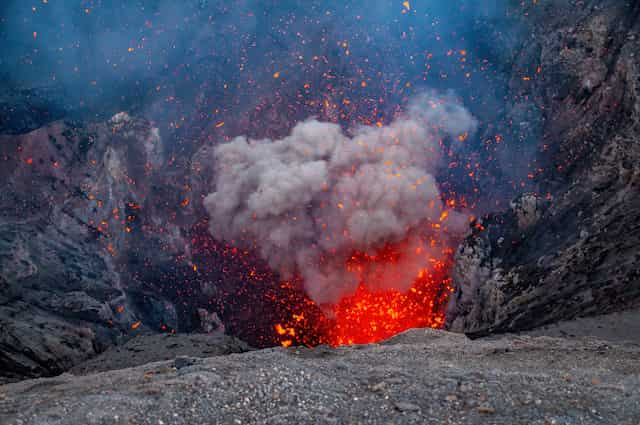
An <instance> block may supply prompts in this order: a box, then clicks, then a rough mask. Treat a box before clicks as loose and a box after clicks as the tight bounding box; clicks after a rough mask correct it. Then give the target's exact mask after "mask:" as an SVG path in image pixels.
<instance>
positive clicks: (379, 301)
mask: <svg viewBox="0 0 640 425" xmlns="http://www.w3.org/2000/svg"><path fill="white" fill-rule="evenodd" d="M443 254H444V255H445V258H447V260H435V259H431V261H428V263H429V266H428V268H425V269H424V270H421V271H420V273H419V274H418V276H416V279H415V281H414V283H413V285H412V286H411V288H410V289H409V290H408V291H406V292H401V291H399V290H396V289H389V290H384V291H372V290H370V289H369V286H368V285H367V283H366V282H361V283H360V285H359V286H358V289H357V290H356V292H355V293H354V294H353V295H350V296H347V297H344V298H343V299H342V300H340V302H339V303H337V304H335V305H331V306H323V312H324V315H323V316H321V318H320V319H318V316H317V315H315V316H313V315H311V314H305V309H307V308H309V307H311V306H313V307H315V304H314V303H313V302H312V301H310V300H308V301H307V300H306V301H305V303H302V304H300V305H298V306H295V307H293V310H296V311H297V312H295V313H292V314H291V318H290V320H286V321H284V322H282V323H278V324H276V325H275V327H274V330H275V333H276V334H277V336H278V338H279V341H280V344H281V345H282V346H284V347H288V346H290V345H292V344H303V345H316V344H317V343H321V344H329V345H332V346H338V345H350V344H367V343H373V342H379V341H382V340H384V339H387V338H389V337H391V336H393V335H396V334H398V333H400V332H403V331H405V330H407V329H411V328H424V327H430V328H440V327H442V326H443V325H444V310H445V308H446V303H447V299H448V296H449V294H450V293H451V292H452V289H451V279H450V278H449V277H448V275H449V270H450V265H451V264H450V263H451V262H450V259H451V258H452V254H453V252H452V251H451V250H448V249H445V250H443ZM398 255H400V254H398V253H397V252H394V251H393V249H391V248H389V247H387V248H385V250H384V251H383V253H381V254H379V255H377V256H376V257H370V256H367V255H365V254H362V253H357V254H355V255H354V256H353V257H352V260H353V262H355V263H357V264H362V263H365V262H375V263H376V264H378V265H380V263H381V262H393V261H397V256H398ZM350 266H351V267H353V264H351V265H350ZM307 317H314V321H310V320H308V319H307ZM310 334H311V335H312V336H313V337H312V338H310ZM310 340H312V341H314V342H315V344H309V341H310Z"/></svg>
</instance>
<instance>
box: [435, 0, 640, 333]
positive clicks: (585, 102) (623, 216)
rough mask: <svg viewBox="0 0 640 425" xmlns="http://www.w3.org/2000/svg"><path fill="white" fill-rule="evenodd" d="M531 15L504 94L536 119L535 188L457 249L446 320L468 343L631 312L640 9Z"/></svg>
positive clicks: (611, 4) (547, 9)
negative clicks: (524, 103)
mask: <svg viewBox="0 0 640 425" xmlns="http://www.w3.org/2000/svg"><path fill="white" fill-rule="evenodd" d="M578 4H579V6H577V5H578ZM529 18H530V20H531V22H530V25H531V31H532V33H531V36H530V38H529V39H528V40H527V42H526V43H524V44H523V46H522V49H521V52H520V53H519V58H518V59H517V60H516V65H515V67H514V71H513V75H514V76H513V80H512V82H511V84H510V87H511V96H510V97H511V98H514V99H528V100H529V101H530V102H533V103H534V104H535V105H536V106H537V107H538V108H539V110H540V115H541V117H540V122H539V124H540V125H541V127H542V132H541V134H542V138H541V140H540V146H539V152H538V154H537V155H536V156H535V157H534V158H532V160H535V163H536V164H539V166H538V167H539V168H540V169H541V171H540V173H539V174H538V175H537V176H536V177H535V178H536V179H537V181H538V185H539V191H538V193H537V194H524V195H521V196H519V197H518V198H517V199H516V200H515V201H514V202H513V203H512V205H511V209H510V210H508V211H505V212H502V213H497V214H492V215H490V216H489V217H485V219H484V220H483V221H482V223H481V225H480V226H476V228H474V231H473V233H472V234H471V235H470V236H469V237H468V238H467V239H466V241H465V242H464V243H463V244H462V245H461V246H460V248H459V250H458V253H457V257H456V267H455V270H454V279H455V286H456V293H455V294H454V295H453V297H452V299H451V304H450V306H449V314H448V317H447V323H448V327H449V329H451V330H456V331H462V332H467V333H469V334H473V335H476V336H479V335H486V334H489V333H493V332H505V331H514V330H523V329H531V328H534V327H537V326H541V325H544V324H548V323H552V322H555V321H558V320H563V319H571V318H574V317H577V316H584V315H593V314H598V313H606V312H611V311H618V310H623V309H625V308H631V307H634V306H637V305H640V280H639V277H640V261H639V260H640V256H639V253H640V225H639V223H640V196H638V195H639V194H640V145H639V144H638V139H639V138H640V84H639V82H640V55H639V54H638V52H640V38H639V37H638V33H639V32H640V3H638V2H633V1H631V2H625V1H581V2H549V3H547V4H546V5H542V4H541V5H540V6H537V7H532V9H531V14H530V16H529ZM531 64H535V65H536V66H537V69H538V72H539V73H538V74H537V76H535V77H527V78H523V76H529V75H531V72H530V71H531Z"/></svg>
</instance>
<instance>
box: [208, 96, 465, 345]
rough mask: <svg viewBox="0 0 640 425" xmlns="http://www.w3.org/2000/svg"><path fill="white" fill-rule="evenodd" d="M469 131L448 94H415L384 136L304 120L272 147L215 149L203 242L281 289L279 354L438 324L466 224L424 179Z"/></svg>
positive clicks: (238, 144) (246, 144)
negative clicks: (219, 244) (257, 262)
mask: <svg viewBox="0 0 640 425" xmlns="http://www.w3.org/2000/svg"><path fill="white" fill-rule="evenodd" d="M476 126H477V123H476V120H475V119H474V118H473V117H472V115H471V114H470V113H469V112H468V111H467V110H466V109H465V108H464V107H463V106H461V105H460V104H459V103H458V102H457V101H456V100H455V99H454V98H453V97H452V96H437V95H435V94H428V95H427V94H423V95H421V96H419V97H417V98H415V99H414V100H413V101H412V102H410V104H409V106H408V107H407V108H406V111H405V112H404V113H402V114H399V115H398V116H397V117H396V118H395V119H394V121H393V122H391V123H390V124H389V125H387V126H384V125H381V124H378V125H376V126H360V127H357V128H355V129H353V130H351V131H350V132H349V133H346V132H345V131H343V129H342V128H341V127H340V126H339V125H337V124H333V123H326V122H319V121H317V120H314V119H311V120H307V121H304V122H301V123H299V124H297V125H296V126H295V127H294V128H293V130H292V131H291V134H290V135H289V136H287V137H284V138H282V139H279V140H269V139H265V140H251V139H248V138H246V137H237V138H235V139H233V140H232V141H230V142H229V143H223V144H220V145H218V146H217V147H216V148H215V149H214V152H213V161H214V163H215V170H216V180H215V187H214V188H213V191H212V193H210V194H209V195H208V196H207V197H206V198H205V200H204V206H205V208H206V210H207V212H208V214H209V216H210V220H209V229H210V232H211V235H212V236H214V237H215V238H217V239H222V240H224V241H225V242H226V243H228V244H229V245H230V246H232V247H233V248H232V249H234V248H235V249H236V250H238V249H240V250H246V251H251V252H255V253H257V255H258V256H259V257H260V258H261V259H262V260H264V261H265V262H266V263H267V264H268V266H269V267H270V269H271V270H273V271H274V272H276V273H277V274H278V276H279V277H280V278H281V279H282V280H283V281H284V282H285V283H283V284H282V285H281V287H282V288H289V291H288V293H289V295H290V296H287V297H284V298H283V299H278V298H279V297H282V295H281V294H280V295H279V294H278V293H274V294H273V297H274V298H275V301H276V302H278V303H280V304H282V303H284V304H286V305H285V309H284V310H285V312H286V313H285V314H284V315H283V316H282V319H283V320H282V321H281V322H279V323H275V324H274V325H273V330H272V331H273V332H274V334H275V335H276V338H277V339H278V340H279V342H280V343H281V344H283V345H285V346H286V345H290V344H293V343H304V344H317V343H328V344H331V345H341V344H352V343H367V342H375V341H379V340H381V339H384V338H387V337H389V336H392V335H394V334H396V333H398V332H401V331H403V330H405V329H408V328H412V327H440V326H442V325H443V323H444V315H443V314H444V308H445V304H446V301H447V297H448V294H449V293H450V292H451V288H450V280H449V278H448V276H449V271H450V266H451V262H452V256H453V249H452V247H453V240H455V239H456V238H457V237H459V236H460V235H461V234H462V232H463V231H464V229H465V228H466V227H467V225H468V217H467V216H466V215H465V214H464V213H463V212H461V211H460V210H459V209H457V208H456V200H455V199H448V200H447V199H443V197H442V196H441V194H440V190H439V188H438V183H437V181H436V177H435V175H436V174H437V173H438V169H439V166H440V164H441V156H442V154H443V152H444V151H445V150H446V146H450V142H451V141H463V140H465V139H466V138H467V137H468V136H469V135H470V134H472V133H473V132H474V131H475V130H476ZM236 252H237V251H236ZM293 293H298V296H291V294H293ZM265 296H269V295H268V294H265Z"/></svg>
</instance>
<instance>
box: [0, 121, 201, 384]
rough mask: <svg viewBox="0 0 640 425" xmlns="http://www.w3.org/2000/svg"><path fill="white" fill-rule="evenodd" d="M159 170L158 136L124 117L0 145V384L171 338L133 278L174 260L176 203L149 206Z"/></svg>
mask: <svg viewBox="0 0 640 425" xmlns="http://www.w3.org/2000/svg"><path fill="white" fill-rule="evenodd" d="M162 163H163V159H162V151H161V144H160V140H159V136H158V131H157V129H154V128H153V127H151V126H150V125H149V123H148V122H146V121H144V120H140V119H132V118H130V117H129V116H128V115H126V114H124V113H123V114H118V115H116V116H114V117H113V119H111V120H110V121H108V122H103V123H96V124H84V125H78V124H74V123H70V122H54V123H52V124H50V125H48V126H46V127H43V128H40V129H38V130H36V131H33V132H30V133H27V134H24V135H20V136H0V182H1V183H0V185H1V188H0V379H19V378H22V377H36V376H47V375H55V374H59V373H61V372H63V371H64V370H67V369H69V368H70V367H72V366H74V365H76V364H78V363H79V362H81V361H84V360H86V359H88V358H90V357H92V356H95V355H96V354H97V353H99V352H101V351H103V350H104V349H106V348H107V347H109V346H110V345H113V344H114V343H116V342H118V341H120V340H122V339H125V338H126V337H127V335H128V334H131V333H135V332H139V331H141V330H144V329H152V330H155V331H160V330H161V329H165V330H170V329H177V328H178V327H179V324H178V320H179V318H178V316H179V311H177V309H176V307H175V306H174V304H173V302H172V301H171V300H169V299H168V298H167V297H164V296H163V295H162V291H159V290H153V291H152V290H150V289H149V288H148V287H146V286H145V285H144V282H143V281H142V280H141V279H139V278H138V277H139V273H138V272H139V271H140V270H141V269H145V268H149V266H150V265H151V263H150V262H148V260H147V259H148V258H149V257H153V266H154V267H157V269H156V272H155V273H156V276H157V275H158V274H159V271H158V270H163V269H171V268H172V267H173V268H175V266H174V264H175V257H176V256H177V255H181V254H183V253H184V251H185V245H186V242H185V240H184V235H183V233H182V231H181V230H180V229H181V227H180V226H179V224H180V223H179V220H180V219H181V218H182V217H185V216H188V212H184V211H180V212H179V213H178V214H176V213H175V211H176V210H178V209H182V210H186V208H183V207H182V206H181V204H180V200H181V198H180V196H181V191H180V190H174V191H173V193H172V194H171V195H170V196H167V195H166V194H165V193H163V194H162V200H163V203H160V202H158V199H159V198H160V197H159V195H158V194H157V193H156V189H155V186H154V184H157V182H159V181H160V180H161V177H159V176H158V175H157V174H156V173H157V172H158V171H157V170H158V169H159V168H160V167H161V166H162ZM167 174H169V173H166V172H165V173H164V174H163V176H164V175H167ZM164 184H165V187H166V188H167V189H165V190H168V188H169V187H171V186H172V185H177V184H178V183H176V182H175V181H174V180H171V179H167V180H165V183H164ZM170 202H174V203H173V204H171V205H172V207H166V205H167V204H168V203H170ZM165 203H167V204H165ZM170 217H171V218H170ZM182 224H184V221H183V222H182ZM185 227H187V228H188V224H187V225H186V226H185ZM135 259H137V260H138V261H139V262H138V263H136V262H135V261H134V260H135ZM145 264H146V266H145ZM194 314H195V313H194Z"/></svg>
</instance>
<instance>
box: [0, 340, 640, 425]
mask: <svg viewBox="0 0 640 425" xmlns="http://www.w3.org/2000/svg"><path fill="white" fill-rule="evenodd" d="M309 352H313V349H309V348H304V347H297V348H290V349H284V348H274V349H266V350H261V351H253V352H249V353H243V354H231V355H229V356H223V357H213V358H207V359H198V360H195V359H194V362H193V363H192V364H191V365H189V366H188V367H183V368H181V369H176V368H174V362H172V361H167V362H158V363H151V364H147V365H145V366H140V367H135V368H130V369H125V370H117V371H111V372H105V373H100V374H96V375H88V376H72V375H69V374H64V375H62V376H59V377H56V378H46V379H37V380H29V381H23V382H20V383H16V384H10V385H5V386H0V412H1V413H0V422H2V423H3V424H7V425H13V424H23V425H26V424H43V423H55V424H59V425H63V424H85V423H92V424H194V423H211V422H215V423H225V424H226V423H229V424H233V423H260V424H288V423H321V424H335V423H370V424H382V423H395V424H421V423H454V424H463V423H486V422H487V421H490V422H491V423H508V424H549V423H583V424H616V425H619V424H629V425H631V424H633V425H635V424H636V423H637V418H638V417H639V416H640V398H639V394H640V365H639V364H638V362H637V358H638V356H640V346H638V345H633V344H620V343H608V342H603V341H599V340H595V339H576V340H565V339H555V338H549V337H535V338H534V337H529V336H520V337H518V336H502V337H498V338H495V339H492V340H477V341H471V340H469V339H467V338H466V337H465V336H464V335H460V334H452V333H447V332H443V331H435V330H411V331H408V332H406V333H404V334H401V335H398V336H396V337H395V338H393V339H391V340H389V341H387V342H385V343H383V344H372V345H367V346H352V347H341V348H337V349H333V350H332V352H333V355H330V356H311V357H310V356H308V355H307V353H309ZM567 376H571V379H567V378H566V377H567ZM398 378H401V379H398ZM380 382H385V385H384V386H381V385H377V384H379V383H380ZM372 385H377V387H376V388H377V390H376V391H373V390H372V389H371V388H372ZM452 395H455V398H453V397H451V396H452ZM447 397H448V398H447ZM445 400H451V402H448V401H445Z"/></svg>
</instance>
